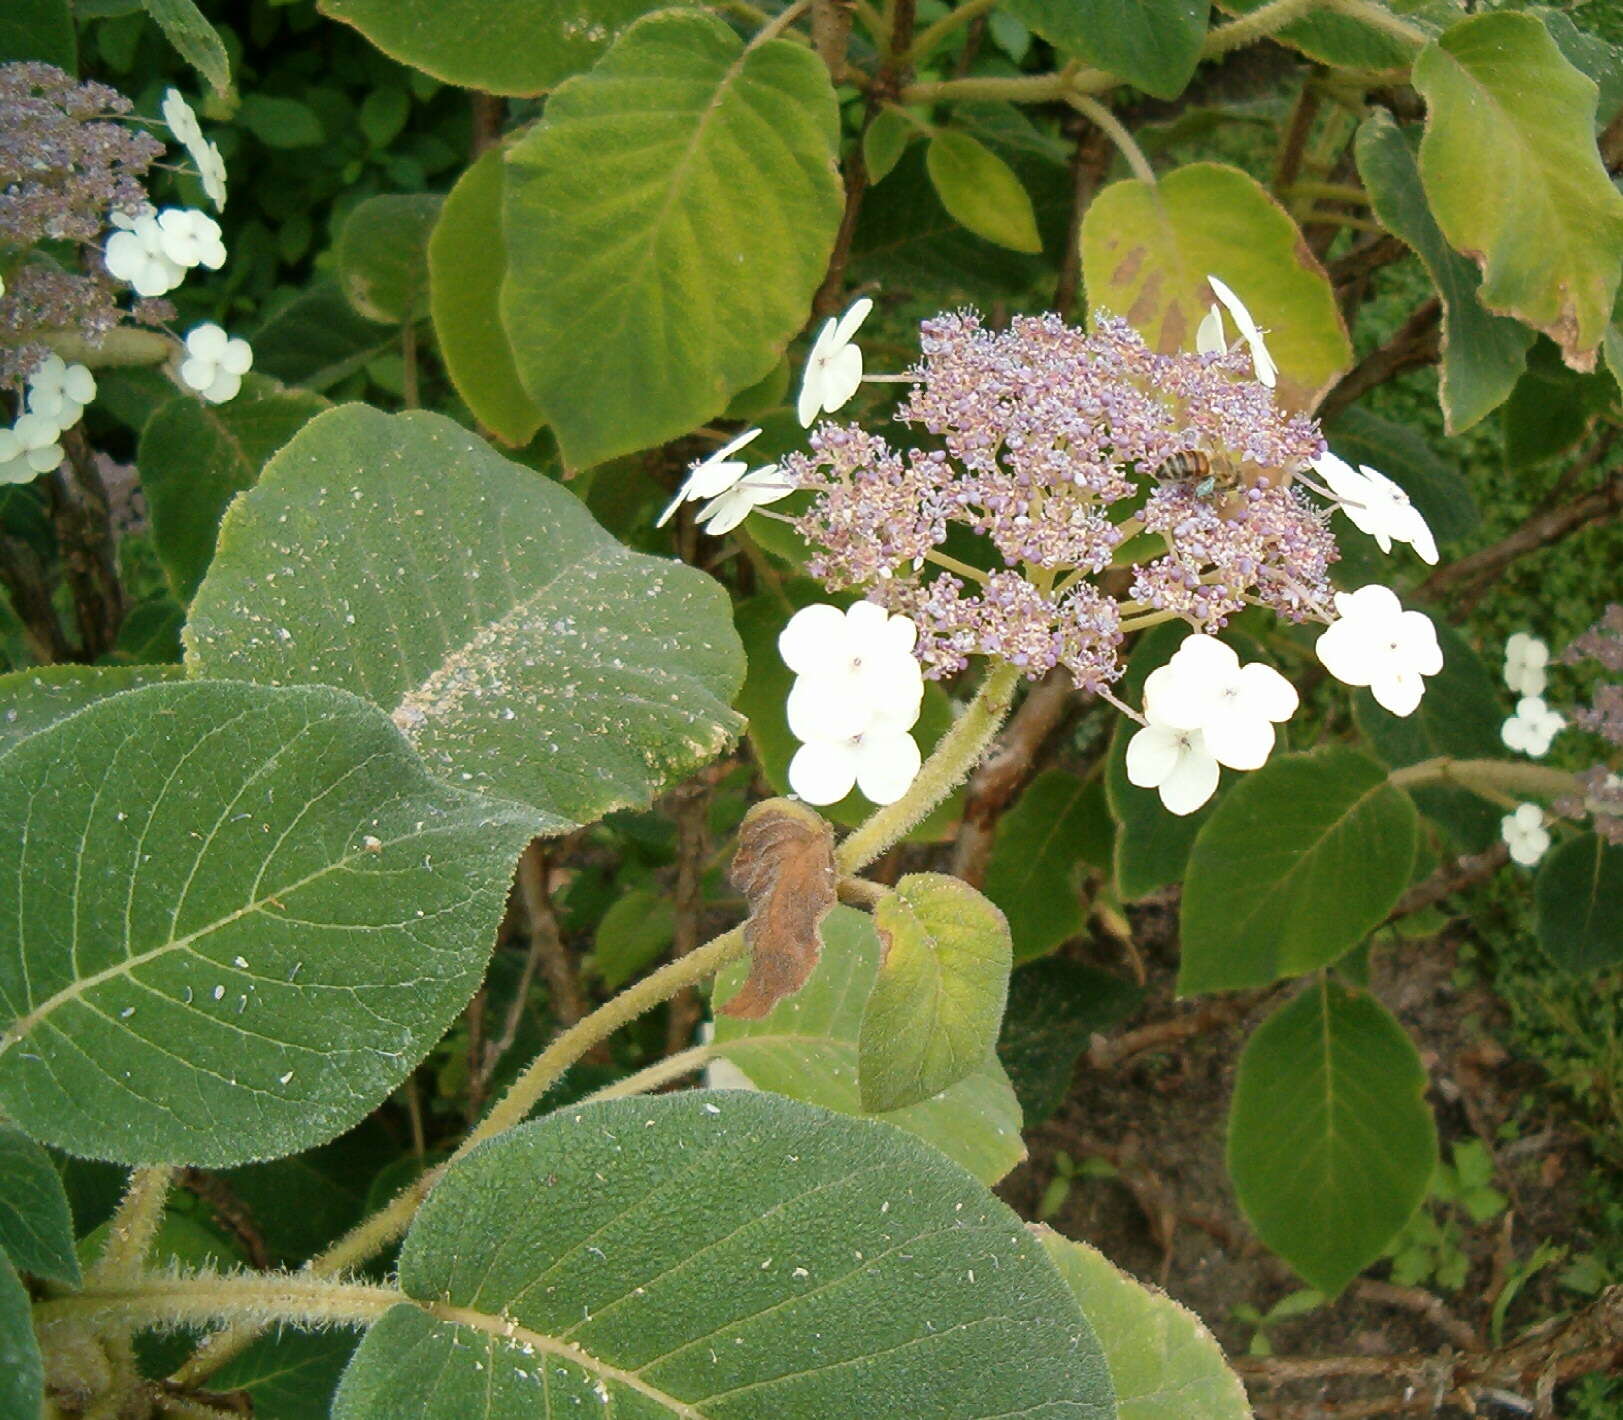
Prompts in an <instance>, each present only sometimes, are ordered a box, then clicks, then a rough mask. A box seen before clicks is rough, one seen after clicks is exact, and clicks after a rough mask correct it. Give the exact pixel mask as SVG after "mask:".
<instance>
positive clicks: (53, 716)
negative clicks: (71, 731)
mask: <svg viewBox="0 0 1623 1420" xmlns="http://www.w3.org/2000/svg"><path fill="white" fill-rule="evenodd" d="M184 675H185V672H184V671H183V670H182V669H181V668H180V667H179V666H35V667H33V669H31V670H26V671H13V672H12V673H11V674H10V675H5V676H0V754H4V753H5V752H6V751H7V750H8V749H10V748H11V747H12V746H13V745H15V744H18V743H20V742H21V741H23V740H25V739H27V738H28V737H29V736H30V735H33V734H37V733H38V732H39V731H41V730H44V729H48V728H50V726H52V725H54V724H55V723H56V722H57V721H58V720H63V719H66V718H67V717H68V716H69V715H72V714H74V713H75V712H76V711H79V710H83V709H84V708H85V706H87V705H93V704H94V703H95V702H96V701H98V700H104V699H106V698H107V697H108V696H109V695H117V694H118V693H119V692H120V691H123V690H137V689H139V688H140V687H141V686H143V685H152V684H153V683H155V682H157V681H165V680H179V679H181V677H182V676H184Z"/></svg>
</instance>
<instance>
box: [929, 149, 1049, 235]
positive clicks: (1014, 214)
mask: <svg viewBox="0 0 1623 1420" xmlns="http://www.w3.org/2000/svg"><path fill="white" fill-rule="evenodd" d="M924 160H925V165H926V168H927V170H928V172H929V174H930V182H931V183H932V184H933V185H934V187H935V190H936V196H937V197H939V198H940V199H941V205H942V206H943V207H945V208H946V209H947V211H948V212H950V213H951V214H952V216H953V219H954V220H955V221H957V222H958V223H959V224H960V225H961V226H963V227H965V228H967V229H968V230H969V231H971V232H973V233H974V234H975V235H976V236H977V237H985V238H986V240H987V241H989V242H996V243H997V244H998V245H999V246H1000V247H1007V248H1008V249H1009V250H1010V251H1018V252H1028V253H1036V252H1040V251H1041V250H1042V249H1043V239H1042V237H1041V236H1040V235H1039V234H1038V232H1037V214H1036V212H1035V211H1033V209H1032V206H1031V196H1030V194H1028V193H1027V192H1026V189H1025V188H1024V187H1023V186H1022V185H1021V182H1020V179H1019V177H1018V176H1016V174H1015V171H1014V169H1013V168H1011V167H1010V166H1009V165H1008V164H1007V163H1005V162H1004V161H1003V159H1002V158H1000V157H998V155H997V154H996V153H994V152H993V151H992V150H991V149H990V148H988V147H987V146H986V145H985V144H984V143H981V142H979V141H978V140H977V139H974V138H971V137H970V136H969V134H967V133H962V132H959V131H958V130H956V129H951V128H947V129H942V130H941V131H940V132H939V133H937V134H935V135H934V136H933V137H932V138H931V139H930V142H929V144H928V146H927V147H926V149H925V158H924Z"/></svg>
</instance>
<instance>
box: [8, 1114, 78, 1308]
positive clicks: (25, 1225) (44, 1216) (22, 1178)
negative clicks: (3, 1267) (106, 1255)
mask: <svg viewBox="0 0 1623 1420" xmlns="http://www.w3.org/2000/svg"><path fill="white" fill-rule="evenodd" d="M0 1252H3V1253H4V1254H5V1255H6V1256H8V1257H9V1258H10V1259H11V1260H12V1262H13V1263H15V1264H16V1266H17V1269H18V1270H19V1271H21V1272H30V1273H32V1274H33V1275H34V1276H35V1277H44V1278H48V1279H49V1280H50V1281H52V1282H61V1283H63V1284H65V1285H66V1286H69V1287H77V1286H78V1285H79V1259H78V1258H77V1257H76V1256H74V1252H73V1218H72V1216H71V1215H70V1214H69V1212H68V1195H67V1194H66V1193H65V1192H64V1191H63V1188H62V1179H61V1176H60V1175H59V1174H58V1173H57V1171H56V1166H55V1165H54V1164H53V1163H52V1162H51V1156H50V1155H49V1154H47V1153H46V1152H45V1150H44V1149H42V1148H40V1146H39V1145H38V1144H36V1143H35V1142H34V1141H33V1140H32V1139H30V1138H29V1137H28V1136H27V1135H26V1134H23V1133H21V1132H20V1131H19V1130H16V1129H9V1128H4V1127H0Z"/></svg>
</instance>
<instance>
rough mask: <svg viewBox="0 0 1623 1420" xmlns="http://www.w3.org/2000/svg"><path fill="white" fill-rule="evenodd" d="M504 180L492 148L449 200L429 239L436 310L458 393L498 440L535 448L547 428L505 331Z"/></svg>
mask: <svg viewBox="0 0 1623 1420" xmlns="http://www.w3.org/2000/svg"><path fill="white" fill-rule="evenodd" d="M503 172H504V168H503V165H502V152H501V149H500V148H491V149H490V150H489V151H488V152H486V153H484V154H482V155H481V156H480V158H479V159H478V161H476V162H475V163H474V164H473V166H471V167H470V168H469V169H468V170H467V171H466V172H465V173H463V174H462V176H461V177H460V178H458V179H457V183H456V186H455V187H453V188H452V189H451V191H450V192H449V193H447V194H446V198H445V205H444V206H443V207H441V208H440V216H439V221H438V222H437V223H436V224H435V226H434V232H433V235H432V236H430V237H429V239H428V303H429V310H430V312H431V313H432V314H433V317H434V334H435V336H436V338H437V339H438V341H439V349H440V358H441V359H442V360H444V361H445V370H446V373H447V374H449V375H450V377H451V383H452V384H454V385H455V386H456V392H457V393H458V394H459V395H461V396H462V398H463V401H464V402H465V403H466V404H467V406H468V408H469V409H470V410H471V411H472V412H473V415H474V417H475V418H476V419H478V421H479V422H480V423H481V424H483V425H484V426H485V427H486V428H487V429H490V430H491V431H492V432H493V433H495V434H496V435H497V437H499V438H501V439H503V440H504V441H505V442H507V443H509V444H527V443H529V441H530V440H531V439H532V438H533V437H534V436H535V432H536V430H537V429H539V428H540V427H541V411H540V410H539V409H537V408H536V407H535V401H534V400H533V399H531V398H530V396H529V395H528V394H527V393H526V392H525V389H524V386H523V385H522V384H521V383H520V382H519V378H518V366H517V365H516V364H515V363H514V358H513V347H512V344H511V342H510V341H509V340H508V338H507V329H506V327H505V326H503V325H502V315H501V294H502V278H503V277H504V276H505V275H506V274H507V243H506V240H505V238H504V237H503V235H502V181H503Z"/></svg>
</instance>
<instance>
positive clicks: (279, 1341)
mask: <svg viewBox="0 0 1623 1420" xmlns="http://www.w3.org/2000/svg"><path fill="white" fill-rule="evenodd" d="M355 1346H356V1338H355V1336H354V1334H353V1333H352V1332H346V1331H315V1332H312V1331H294V1330H292V1329H291V1328H287V1327H281V1328H278V1329H277V1330H275V1331H273V1332H271V1333H269V1334H267V1335H265V1336H261V1337H259V1338H258V1340H256V1341H254V1342H253V1344H252V1345H250V1346H249V1347H248V1349H247V1350H246V1351H244V1352H243V1353H242V1354H241V1355H240V1356H235V1357H233V1358H232V1359H231V1360H229V1361H227V1362H226V1363H225V1365H223V1366H221V1367H220V1369H219V1370H217V1371H215V1372H214V1374H213V1375H212V1376H211V1377H210V1378H209V1389H210V1390H214V1391H225V1392H233V1391H242V1392H244V1393H246V1395H247V1396H248V1398H249V1400H251V1401H252V1402H253V1407H254V1408H253V1411H252V1413H253V1414H254V1415H259V1416H264V1417H267V1420H327V1416H328V1415H329V1414H330V1413H331V1410H332V1399H333V1391H334V1390H336V1389H337V1387H338V1378H339V1377H340V1376H341V1375H342V1374H343V1373H344V1367H345V1366H347V1365H348V1364H349V1358H350V1357H351V1356H352V1355H353V1354H354V1353H355Z"/></svg>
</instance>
